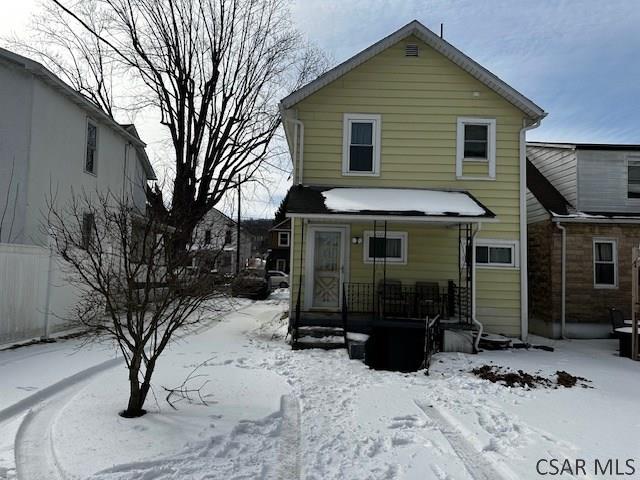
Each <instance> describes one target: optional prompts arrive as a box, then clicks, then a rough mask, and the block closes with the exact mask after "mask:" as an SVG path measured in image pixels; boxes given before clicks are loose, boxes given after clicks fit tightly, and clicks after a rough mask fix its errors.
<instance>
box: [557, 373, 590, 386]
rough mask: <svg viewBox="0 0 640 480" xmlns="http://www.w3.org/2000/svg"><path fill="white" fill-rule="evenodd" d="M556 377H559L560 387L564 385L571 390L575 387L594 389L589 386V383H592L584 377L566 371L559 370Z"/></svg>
mask: <svg viewBox="0 0 640 480" xmlns="http://www.w3.org/2000/svg"><path fill="white" fill-rule="evenodd" d="M556 375H557V377H558V380H557V382H558V385H562V386H563V387H567V388H571V387H575V386H576V385H580V386H581V387H582V388H593V387H592V386H590V385H589V383H591V380H587V379H586V378H584V377H576V376H574V375H571V374H570V373H567V372H565V371H564V370H558V371H557V372H556Z"/></svg>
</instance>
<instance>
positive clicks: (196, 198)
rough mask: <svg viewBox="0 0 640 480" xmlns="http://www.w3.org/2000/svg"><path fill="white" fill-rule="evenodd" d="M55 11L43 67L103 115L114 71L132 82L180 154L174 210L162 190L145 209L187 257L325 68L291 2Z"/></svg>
mask: <svg viewBox="0 0 640 480" xmlns="http://www.w3.org/2000/svg"><path fill="white" fill-rule="evenodd" d="M51 2H52V4H53V5H55V8H54V7H52V8H50V9H49V11H48V12H45V16H44V17H43V18H42V20H43V21H41V22H36V23H35V25H36V32H37V34H38V36H37V37H36V38H38V39H40V40H41V42H40V43H38V44H37V47H36V48H38V49H40V50H41V51H42V52H44V53H43V54H42V55H43V56H44V58H45V60H49V63H54V64H55V66H56V67H57V70H58V71H61V72H64V74H65V78H67V79H70V80H71V81H72V83H73V84H74V85H75V86H76V88H78V89H80V90H81V91H83V92H84V93H85V94H86V95H87V96H89V98H91V99H93V100H94V101H95V102H96V103H97V104H99V105H101V106H102V107H103V108H104V109H105V110H107V111H108V112H113V111H114V105H113V96H112V95H111V90H110V87H109V86H110V85H112V84H113V79H112V78H110V76H111V75H112V74H113V72H114V71H115V70H114V69H117V71H118V72H120V73H122V74H126V75H128V78H129V79H131V81H132V82H134V84H135V83H136V82H137V84H138V86H139V87H140V88H139V89H137V90H136V92H137V93H138V94H139V95H138V97H139V99H138V101H137V105H147V104H148V105H153V106H154V107H155V108H157V109H158V110H159V112H160V116H161V124H162V125H163V126H164V127H165V128H166V131H167V132H168V136H169V138H170V139H171V145H172V147H173V148H172V150H173V152H172V153H173V157H174V158H173V162H174V166H175V169H174V178H173V182H172V188H171V201H170V206H169V208H168V209H166V210H164V209H163V208H162V207H163V206H164V205H165V202H164V201H162V199H158V198H157V197H159V196H160V195H161V191H160V190H150V195H149V197H150V202H151V204H152V205H154V206H155V207H156V208H159V209H160V210H164V211H162V212H161V213H162V214H163V215H165V216H166V221H167V223H168V224H170V225H171V226H173V227H175V234H174V243H173V251H174V252H184V251H185V247H186V245H187V244H188V242H189V239H190V237H191V235H192V232H193V229H194V228H195V227H196V225H197V224H198V222H199V221H200V220H201V219H202V218H203V216H204V215H205V214H206V212H208V211H209V210H210V209H211V208H213V207H214V206H215V205H216V204H217V203H218V202H219V201H220V200H221V199H222V198H223V197H224V195H225V194H226V193H227V191H228V190H229V189H230V188H234V187H235V186H236V185H237V182H247V181H250V180H251V179H252V178H253V177H254V176H255V175H256V173H257V172H258V171H259V170H260V169H261V168H262V167H263V164H264V163H265V162H268V161H269V158H270V155H272V153H273V152H272V145H273V142H272V141H273V139H274V137H275V135H276V132H277V130H278V127H279V125H280V115H279V112H278V99H279V98H280V97H281V96H283V94H285V93H288V92H289V91H290V90H291V89H294V88H296V87H297V86H299V85H301V84H302V83H304V82H306V81H308V80H309V79H310V78H311V77H313V76H315V75H317V74H318V73H319V71H320V70H321V69H322V68H324V65H325V62H324V61H323V57H322V56H321V55H320V54H319V52H318V51H317V50H315V49H314V48H311V47H310V46H309V45H308V44H307V43H306V42H305V41H304V40H303V38H302V37H301V35H300V34H299V33H298V32H297V31H296V29H295V28H294V27H293V26H292V23H291V20H290V14H289V10H288V6H287V3H286V1H284V0H51ZM52 9H53V13H54V15H51V13H52ZM50 18H54V19H55V21H54V22H50V21H49V19H50ZM87 35H88V36H89V38H90V39H88V38H87ZM45 42H46V44H45ZM45 45H51V47H52V48H53V49H54V51H55V52H60V51H63V52H65V53H66V58H67V61H62V60H59V58H60V57H59V55H60V54H59V53H58V54H57V55H58V56H56V54H50V53H47V48H46V47H45ZM85 65H86V66H85ZM105 66H109V67H108V68H105ZM85 72H89V73H90V75H85ZM87 78H88V79H89V80H87ZM130 88H131V85H130V84H128V85H127V89H130ZM129 106H130V105H129ZM238 179H239V180H238ZM154 197H155V198H154Z"/></svg>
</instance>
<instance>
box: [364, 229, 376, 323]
mask: <svg viewBox="0 0 640 480" xmlns="http://www.w3.org/2000/svg"><path fill="white" fill-rule="evenodd" d="M371 242H373V281H372V283H373V286H372V291H373V293H372V295H371V302H372V303H373V305H372V307H373V314H374V315H375V314H376V295H377V293H378V292H377V290H376V221H375V220H374V221H373V236H372V237H371V240H370V241H369V244H371ZM365 253H366V254H367V255H368V254H369V252H365Z"/></svg>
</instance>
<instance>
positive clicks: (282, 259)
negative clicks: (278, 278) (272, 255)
mask: <svg viewBox="0 0 640 480" xmlns="http://www.w3.org/2000/svg"><path fill="white" fill-rule="evenodd" d="M281 262H282V263H281ZM280 265H282V267H280ZM286 269H287V260H286V259H284V258H277V259H276V270H278V271H279V272H284V271H285V270H286Z"/></svg>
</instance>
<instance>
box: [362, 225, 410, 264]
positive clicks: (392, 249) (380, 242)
mask: <svg viewBox="0 0 640 480" xmlns="http://www.w3.org/2000/svg"><path fill="white" fill-rule="evenodd" d="M374 260H375V262H376V263H377V262H385V260H386V262H387V263H407V233H406V232H387V235H386V237H385V235H384V233H383V232H376V234H375V236H374V234H373V232H365V233H364V262H365V263H373V262H374Z"/></svg>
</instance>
